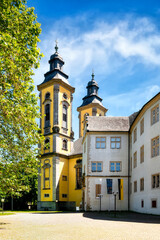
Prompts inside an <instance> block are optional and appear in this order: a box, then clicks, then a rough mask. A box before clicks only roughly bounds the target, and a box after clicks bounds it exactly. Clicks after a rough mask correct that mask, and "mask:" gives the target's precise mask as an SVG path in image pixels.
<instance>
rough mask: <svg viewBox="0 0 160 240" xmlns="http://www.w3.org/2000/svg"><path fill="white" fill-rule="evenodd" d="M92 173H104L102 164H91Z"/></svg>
mask: <svg viewBox="0 0 160 240" xmlns="http://www.w3.org/2000/svg"><path fill="white" fill-rule="evenodd" d="M91 168H92V172H102V162H91Z"/></svg>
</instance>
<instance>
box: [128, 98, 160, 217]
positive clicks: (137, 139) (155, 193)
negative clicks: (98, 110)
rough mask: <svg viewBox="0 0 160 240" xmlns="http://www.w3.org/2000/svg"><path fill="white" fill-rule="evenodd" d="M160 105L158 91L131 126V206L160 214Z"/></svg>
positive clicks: (131, 208) (133, 208) (135, 209)
mask: <svg viewBox="0 0 160 240" xmlns="http://www.w3.org/2000/svg"><path fill="white" fill-rule="evenodd" d="M159 106H160V96H159V94H158V95H156V96H155V97H154V98H153V99H151V100H150V101H149V102H148V103H147V104H146V105H144V107H143V108H142V109H141V111H140V113H139V114H138V116H137V118H136V119H135V121H134V122H133V125H132V126H131V129H130V176H131V177H130V210H133V211H137V212H143V213H152V214H160V156H159V136H160V122H159Z"/></svg>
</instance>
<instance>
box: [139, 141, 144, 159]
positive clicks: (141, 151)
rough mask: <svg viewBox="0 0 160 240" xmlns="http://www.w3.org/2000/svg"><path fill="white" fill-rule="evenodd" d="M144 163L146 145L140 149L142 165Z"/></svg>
mask: <svg viewBox="0 0 160 240" xmlns="http://www.w3.org/2000/svg"><path fill="white" fill-rule="evenodd" d="M143 162H144V145H143V146H142V147H141V148H140V163H143Z"/></svg>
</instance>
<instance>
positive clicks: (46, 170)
mask: <svg viewBox="0 0 160 240" xmlns="http://www.w3.org/2000/svg"><path fill="white" fill-rule="evenodd" d="M50 167H51V165H50V160H49V159H47V160H45V161H44V165H43V187H44V188H45V189H48V188H50Z"/></svg>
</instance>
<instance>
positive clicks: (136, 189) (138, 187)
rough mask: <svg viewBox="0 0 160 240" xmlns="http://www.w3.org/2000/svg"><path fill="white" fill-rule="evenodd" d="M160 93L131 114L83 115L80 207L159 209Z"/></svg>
mask: <svg viewBox="0 0 160 240" xmlns="http://www.w3.org/2000/svg"><path fill="white" fill-rule="evenodd" d="M159 106H160V93H158V94H157V95H156V96H155V97H153V98H152V99H151V100H150V101H149V102H147V103H146V104H145V105H144V106H143V107H142V109H141V110H140V111H139V112H137V113H134V114H133V115H131V116H130V117H102V116H101V117H100V116H99V117H93V116H92V117H90V116H89V117H87V119H86V127H85V131H84V138H83V161H82V172H83V176H84V178H85V184H84V187H83V201H84V210H90V211H99V210H102V211H103V210H108V211H110V210H115V195H116V210H119V211H123V210H132V211H136V212H142V213H150V214H160V155H159V154H160V153H159V142H160V141H159V137H160V122H159Z"/></svg>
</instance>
